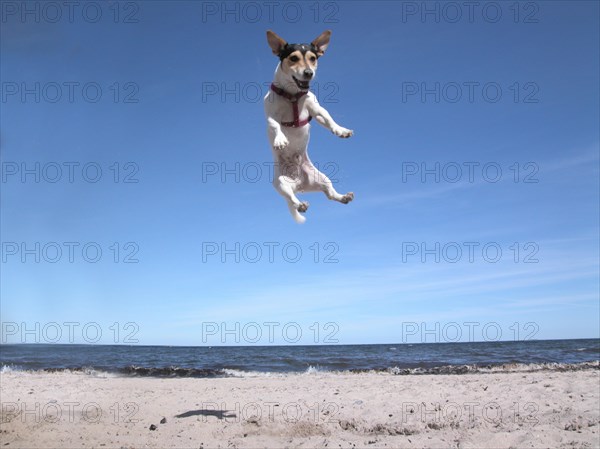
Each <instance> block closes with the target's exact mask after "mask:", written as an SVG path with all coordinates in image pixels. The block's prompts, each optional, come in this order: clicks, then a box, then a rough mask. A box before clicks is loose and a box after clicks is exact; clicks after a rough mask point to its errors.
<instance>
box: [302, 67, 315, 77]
mask: <svg viewBox="0 0 600 449" xmlns="http://www.w3.org/2000/svg"><path fill="white" fill-rule="evenodd" d="M314 74H315V72H313V71H312V70H311V69H306V70H305V71H304V76H305V77H307V78H308V79H311V78H312V77H313V75H314Z"/></svg>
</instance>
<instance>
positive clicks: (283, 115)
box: [265, 92, 310, 131]
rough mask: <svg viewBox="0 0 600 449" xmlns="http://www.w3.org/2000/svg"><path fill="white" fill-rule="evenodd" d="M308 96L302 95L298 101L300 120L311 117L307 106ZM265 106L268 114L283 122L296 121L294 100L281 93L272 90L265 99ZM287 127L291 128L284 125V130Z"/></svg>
mask: <svg viewBox="0 0 600 449" xmlns="http://www.w3.org/2000/svg"><path fill="white" fill-rule="evenodd" d="M306 101H307V98H306V97H302V98H300V99H299V100H297V101H296V104H297V108H298V114H299V120H305V119H308V117H309V115H310V114H309V112H308V109H307V107H306ZM265 108H266V110H267V113H268V115H270V116H271V117H272V118H274V119H275V120H277V121H278V122H279V123H280V124H281V123H290V122H293V121H294V104H293V102H292V101H290V100H288V99H286V98H282V97H281V96H279V95H276V94H274V93H273V92H270V93H269V95H268V96H267V98H266V99H265ZM286 128H291V127H288V126H282V130H284V131H285V130H286ZM302 128H307V129H308V126H303V127H302Z"/></svg>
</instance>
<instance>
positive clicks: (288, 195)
mask: <svg viewBox="0 0 600 449" xmlns="http://www.w3.org/2000/svg"><path fill="white" fill-rule="evenodd" d="M296 184H297V181H292V180H290V179H289V178H288V177H287V176H278V177H277V178H275V179H274V180H273V186H274V187H275V189H276V190H277V191H278V192H279V193H280V194H281V196H283V197H284V198H285V200H286V201H287V203H288V208H289V210H290V213H291V214H292V217H293V218H294V220H295V221H296V223H304V222H305V221H306V218H305V217H304V216H303V215H301V214H300V212H306V211H307V209H308V203H307V202H301V201H300V200H299V199H298V197H297V196H296V194H295V193H294V187H295V186H296Z"/></svg>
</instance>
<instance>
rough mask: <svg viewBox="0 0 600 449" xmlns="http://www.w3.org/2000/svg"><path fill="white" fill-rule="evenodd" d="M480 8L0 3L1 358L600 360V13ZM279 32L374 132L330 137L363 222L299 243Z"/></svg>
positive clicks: (335, 101)
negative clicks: (278, 139) (315, 53)
mask: <svg viewBox="0 0 600 449" xmlns="http://www.w3.org/2000/svg"><path fill="white" fill-rule="evenodd" d="M492 3H493V2H492ZM460 4H462V3H461V2H459V3H452V4H451V5H450V6H448V4H447V3H437V2H430V3H427V5H428V6H427V7H428V8H431V10H432V11H436V8H437V11H439V13H438V14H439V15H438V16H437V17H436V15H435V13H427V12H426V11H423V10H422V9H421V8H423V7H422V3H421V2H360V1H356V2H338V3H333V2H322V3H313V2H311V3H308V2H307V3H295V2H276V3H275V4H274V6H273V8H274V9H272V10H269V6H268V5H266V4H265V3H263V2H254V3H250V4H248V3H236V2H229V3H226V4H225V5H226V7H227V8H229V9H228V10H227V11H224V10H222V8H223V6H222V5H223V3H221V2H204V3H200V2H161V1H152V2H150V1H147V2H121V3H112V2H106V3H105V2H97V3H95V2H83V3H82V4H81V6H79V7H77V8H78V9H74V10H73V11H69V10H68V8H67V7H63V9H62V10H60V11H58V10H56V8H55V9H54V10H53V9H52V8H51V7H48V6H46V4H45V3H43V2H29V3H27V4H26V7H27V8H28V11H33V12H29V13H27V12H26V11H22V10H21V8H23V6H22V4H21V2H4V3H3V6H2V8H3V9H2V31H1V36H0V37H1V50H2V56H1V58H2V61H1V68H0V74H1V78H2V103H1V104H0V106H1V108H2V111H1V112H2V114H1V131H2V132H1V140H0V147H1V152H2V154H1V158H2V176H3V177H2V184H1V188H2V192H1V206H2V216H1V233H2V235H1V240H2V265H1V269H2V274H1V281H2V282H1V284H2V285H1V299H2V301H1V314H2V322H3V330H2V331H3V335H2V342H19V341H26V342H33V341H41V342H49V340H52V339H53V337H49V335H51V331H52V329H50V328H53V329H56V326H54V325H53V324H49V323H58V328H59V329H60V331H61V332H62V337H61V339H59V341H60V342H67V341H66V336H65V335H66V330H67V329H68V325H65V324H64V323H77V325H76V327H75V328H76V330H75V332H74V334H73V335H74V340H73V341H76V342H89V340H90V337H89V334H88V336H87V337H86V336H85V335H83V333H82V331H81V329H82V328H84V327H85V326H86V325H87V327H88V328H89V327H90V326H91V327H93V328H94V329H100V330H101V332H102V337H101V338H100V339H98V342H100V343H111V342H113V340H114V341H117V342H118V343H126V342H127V341H125V339H124V335H125V334H127V332H126V331H131V330H132V329H133V330H134V331H135V339H136V340H137V341H138V342H139V343H140V344H167V345H200V344H212V345H217V344H223V343H224V344H235V343H240V344H264V343H271V342H273V343H290V342H292V341H291V340H294V339H293V338H292V339H290V338H288V337H286V336H285V334H283V333H282V332H281V331H280V330H281V329H283V328H284V327H286V325H287V327H290V326H292V327H294V328H295V329H300V330H301V331H302V338H301V339H300V340H299V341H298V343H314V342H317V343H329V342H330V340H325V338H324V337H325V336H326V335H329V334H331V333H332V332H333V333H334V334H335V341H338V342H339V343H385V342H403V341H406V342H409V341H410V342H418V341H430V342H431V341H448V340H449V339H451V338H454V337H453V336H452V337H450V336H449V335H450V334H449V333H448V332H449V329H450V328H453V329H456V328H458V329H460V331H461V333H462V337H460V338H461V339H462V340H463V341H465V340H468V339H474V340H485V339H486V336H485V335H483V334H482V331H481V330H482V329H483V328H486V329H488V330H489V329H490V328H492V330H494V331H495V330H496V329H500V331H501V336H499V337H498V338H501V339H503V340H511V339H515V338H518V339H523V338H524V336H529V335H532V334H533V335H532V336H533V337H534V338H590V337H598V336H599V334H600V323H599V320H600V318H599V317H600V310H599V280H598V274H599V254H598V248H599V240H598V226H599V221H598V220H599V159H598V158H599V142H600V137H599V127H598V123H599V122H600V120H599V119H600V117H599V88H598V86H599V82H598V81H599V76H600V75H599V64H598V54H599V42H600V39H599V5H598V3H597V2H587V1H586V2H559V1H541V2H521V3H519V4H518V7H515V6H514V3H513V2H497V3H493V5H492V6H491V7H488V9H486V10H483V9H482V7H481V6H480V7H477V8H476V9H474V10H472V11H469V10H468V9H467V8H466V7H464V6H463V7H460ZM456 5H459V8H462V9H456ZM482 5H483V4H482ZM36 8H37V9H36ZM79 8H80V9H79ZM453 8H454V9H453ZM98 11H100V13H101V15H100V16H98ZM228 11H229V12H228ZM59 13H60V16H58V15H57V14H59ZM117 13H118V14H117ZM457 13H458V14H460V15H457ZM498 14H500V15H498ZM267 29H273V30H274V31H276V32H277V33H278V34H280V35H281V36H282V37H284V38H285V39H287V40H289V41H290V42H306V41H310V40H312V39H313V38H314V37H316V36H317V35H319V34H320V33H321V32H322V31H323V30H325V29H331V30H332V31H333V35H332V41H331V44H330V46H329V48H328V50H327V53H326V55H325V56H324V57H323V58H322V59H320V65H319V70H318V74H317V78H316V81H315V85H314V90H315V91H316V93H317V94H318V95H319V98H320V102H321V104H322V105H323V106H324V107H326V108H327V109H328V110H329V111H330V113H331V114H332V115H333V117H334V118H335V119H336V121H337V122H338V123H339V124H341V125H342V126H346V127H348V128H351V129H353V130H354V131H355V135H354V137H352V138H351V139H349V140H343V139H338V138H335V137H334V136H333V135H332V134H331V133H329V132H328V131H326V130H325V129H323V128H321V127H320V126H318V125H316V124H315V125H313V126H312V131H311V143H310V147H309V154H310V155H311V158H312V159H313V161H314V162H315V163H316V164H317V165H318V166H319V167H321V168H322V169H323V171H325V172H326V173H328V174H330V175H331V178H332V179H333V180H334V183H335V186H336V188H337V189H338V190H339V191H340V192H346V191H354V192H355V195H356V199H355V201H354V202H353V203H351V204H350V205H347V206H344V205H341V204H338V203H333V202H330V201H328V200H327V199H326V198H325V197H324V196H323V195H318V194H308V195H305V196H304V197H303V198H305V199H306V200H308V201H309V202H310V203H311V208H310V209H309V211H308V213H307V222H306V223H305V224H304V225H302V226H300V225H296V224H295V223H294V222H293V220H292V219H291V217H290V216H289V213H288V212H287V207H286V205H285V202H284V201H283V199H282V198H280V197H279V195H278V194H277V193H276V192H275V190H274V189H273V188H272V186H271V183H270V179H269V166H270V164H271V161H272V159H271V151H270V148H269V146H268V142H267V139H266V129H265V119H264V113H263V107H262V101H261V100H260V98H259V97H262V95H264V93H266V90H265V89H266V87H265V86H266V85H268V83H269V82H270V80H271V79H272V76H273V72H274V70H275V67H276V64H277V61H278V60H277V58H275V57H274V56H273V55H272V54H271V51H270V49H269V48H268V46H267V43H266V38H265V31H266V30H267ZM36 83H37V84H36ZM57 86H58V87H57ZM58 89H60V91H59V90H58ZM99 89H100V90H99ZM27 92H29V93H27ZM36 96H37V97H36ZM36 164H38V165H36ZM57 167H60V168H61V172H60V173H59V172H58V171H57ZM69 167H71V170H72V172H69ZM257 167H262V169H261V171H260V172H258V171H257ZM98 168H99V169H100V170H101V173H100V172H98V171H97V170H98ZM458 169H460V171H458ZM24 170H25V174H24ZM27 170H29V171H28V172H27ZM224 170H226V171H224ZM215 172H216V173H215ZM436 173H437V178H436ZM69 175H72V179H71V180H72V182H70V181H71V180H70V179H69ZM36 176H39V182H36ZM236 176H237V177H238V178H239V179H236ZM94 180H96V182H92V181H94ZM115 180H116V182H115ZM51 181H55V182H51ZM126 181H137V182H126ZM36 245H37V246H36ZM236 245H237V246H236ZM57 247H58V248H61V254H59V253H58V252H56V251H57V250H56V248H57ZM69 248H72V251H73V253H72V261H71V260H70V257H69V256H70V255H69ZM84 248H85V251H84V250H83V249H84ZM117 248H118V251H117ZM257 248H258V249H260V251H261V253H258V252H257ZM269 248H272V250H273V253H272V260H270V255H269ZM284 248H285V250H284ZM98 249H100V250H101V251H102V254H101V255H100V254H98V255H96V251H97V250H98ZM223 249H224V250H225V252H223V251H222V250H223ZM469 249H471V250H472V253H469ZM23 250H25V252H23ZM298 250H299V251H301V254H300V253H298ZM458 250H460V252H458ZM498 250H499V251H500V252H498ZM28 251H29V252H28ZM236 256H237V257H239V262H238V261H236V260H235V258H236ZM36 257H39V262H37V261H36ZM436 258H437V260H436ZM94 259H97V261H96V262H95V263H93V262H92V261H93V260H94ZM223 259H224V260H223ZM115 260H116V262H115ZM136 261H137V262H136ZM126 262H134V263H126ZM36 323H37V324H36ZM114 323H117V325H116V328H119V329H120V331H121V332H120V333H119V335H118V336H116V335H115V331H114V328H115V326H114ZM127 323H134V324H133V325H127ZM211 323H217V324H216V326H217V329H218V330H217V332H216V333H214V332H213V331H214V330H215V327H214V326H215V324H211ZM236 323H238V324H236ZM250 323H257V324H258V328H259V329H260V331H261V332H263V338H261V339H260V340H259V342H258V343H255V342H254V341H250V340H252V338H251V337H248V335H250V334H249V333H248V332H250V330H251V329H250V328H252V326H254V325H253V324H250ZM264 323H278V324H277V325H276V326H275V325H273V326H275V327H274V329H275V331H274V334H273V335H274V337H273V339H269V341H267V339H266V337H265V335H266V334H265V332H266V331H268V329H269V325H265V324H264ZM314 323H317V324H316V326H315V324H314ZM328 323H333V324H328ZM415 323H416V324H415ZM452 323H454V324H452ZM465 323H477V324H476V325H475V324H473V325H470V324H465ZM515 323H516V324H515ZM455 324H456V325H455ZM36 326H38V327H39V328H38V327H36ZM53 326H54V327H53ZM74 326H75V325H74ZM127 326H129V327H127ZM211 326H212V327H211ZM236 326H239V329H238V328H236ZM411 326H412V327H411ZM415 326H416V329H418V331H417V332H416V333H414V332H413V331H414V329H415ZM470 326H471V327H470ZM317 328H318V329H319V331H320V332H319V334H318V335H316V331H315V329H317ZM470 328H474V329H475V332H474V333H473V334H472V335H470V334H469V332H467V331H468V329H470ZM27 329H29V330H30V331H31V332H29V333H27V332H26V333H25V334H22V331H23V330H27ZM44 329H45V330H44ZM227 329H229V330H232V331H231V332H230V333H227V332H226V331H227ZM244 329H245V330H244ZM254 329H256V326H255V327H254ZM407 329H410V330H411V331H410V332H408V333H407ZM444 329H446V331H444ZM515 329H519V334H518V336H517V334H516V331H515ZM532 329H533V331H532ZM223 331H225V332H224V333H223ZM447 331H448V332H447ZM49 332H50V333H49ZM91 334H93V332H91ZM236 334H237V335H236ZM408 334H410V335H408ZM52 335H54V334H52ZM82 335H83V336H82ZM490 335H492V337H490ZM495 335H496V334H495V333H494V332H492V331H490V332H489V333H488V336H487V338H488V339H490V338H491V339H495V338H496V336H495ZM236 337H237V341H236ZM409 337H410V338H409ZM92 339H93V338H92Z"/></svg>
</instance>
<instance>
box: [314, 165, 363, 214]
mask: <svg viewBox="0 0 600 449" xmlns="http://www.w3.org/2000/svg"><path fill="white" fill-rule="evenodd" d="M306 172H307V175H308V179H309V185H308V187H307V189H306V190H307V191H312V192H318V191H322V192H323V193H325V195H326V196H327V198H329V199H330V200H334V201H339V202H340V203H343V204H348V203H349V202H350V201H352V200H353V199H354V193H353V192H348V193H346V194H345V195H342V194H340V193H338V192H337V191H336V190H335V188H334V187H333V183H332V182H331V180H330V179H329V178H328V177H327V176H326V175H325V174H323V173H321V172H320V171H319V170H317V168H316V167H315V166H314V165H312V164H310V167H307V169H306Z"/></svg>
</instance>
